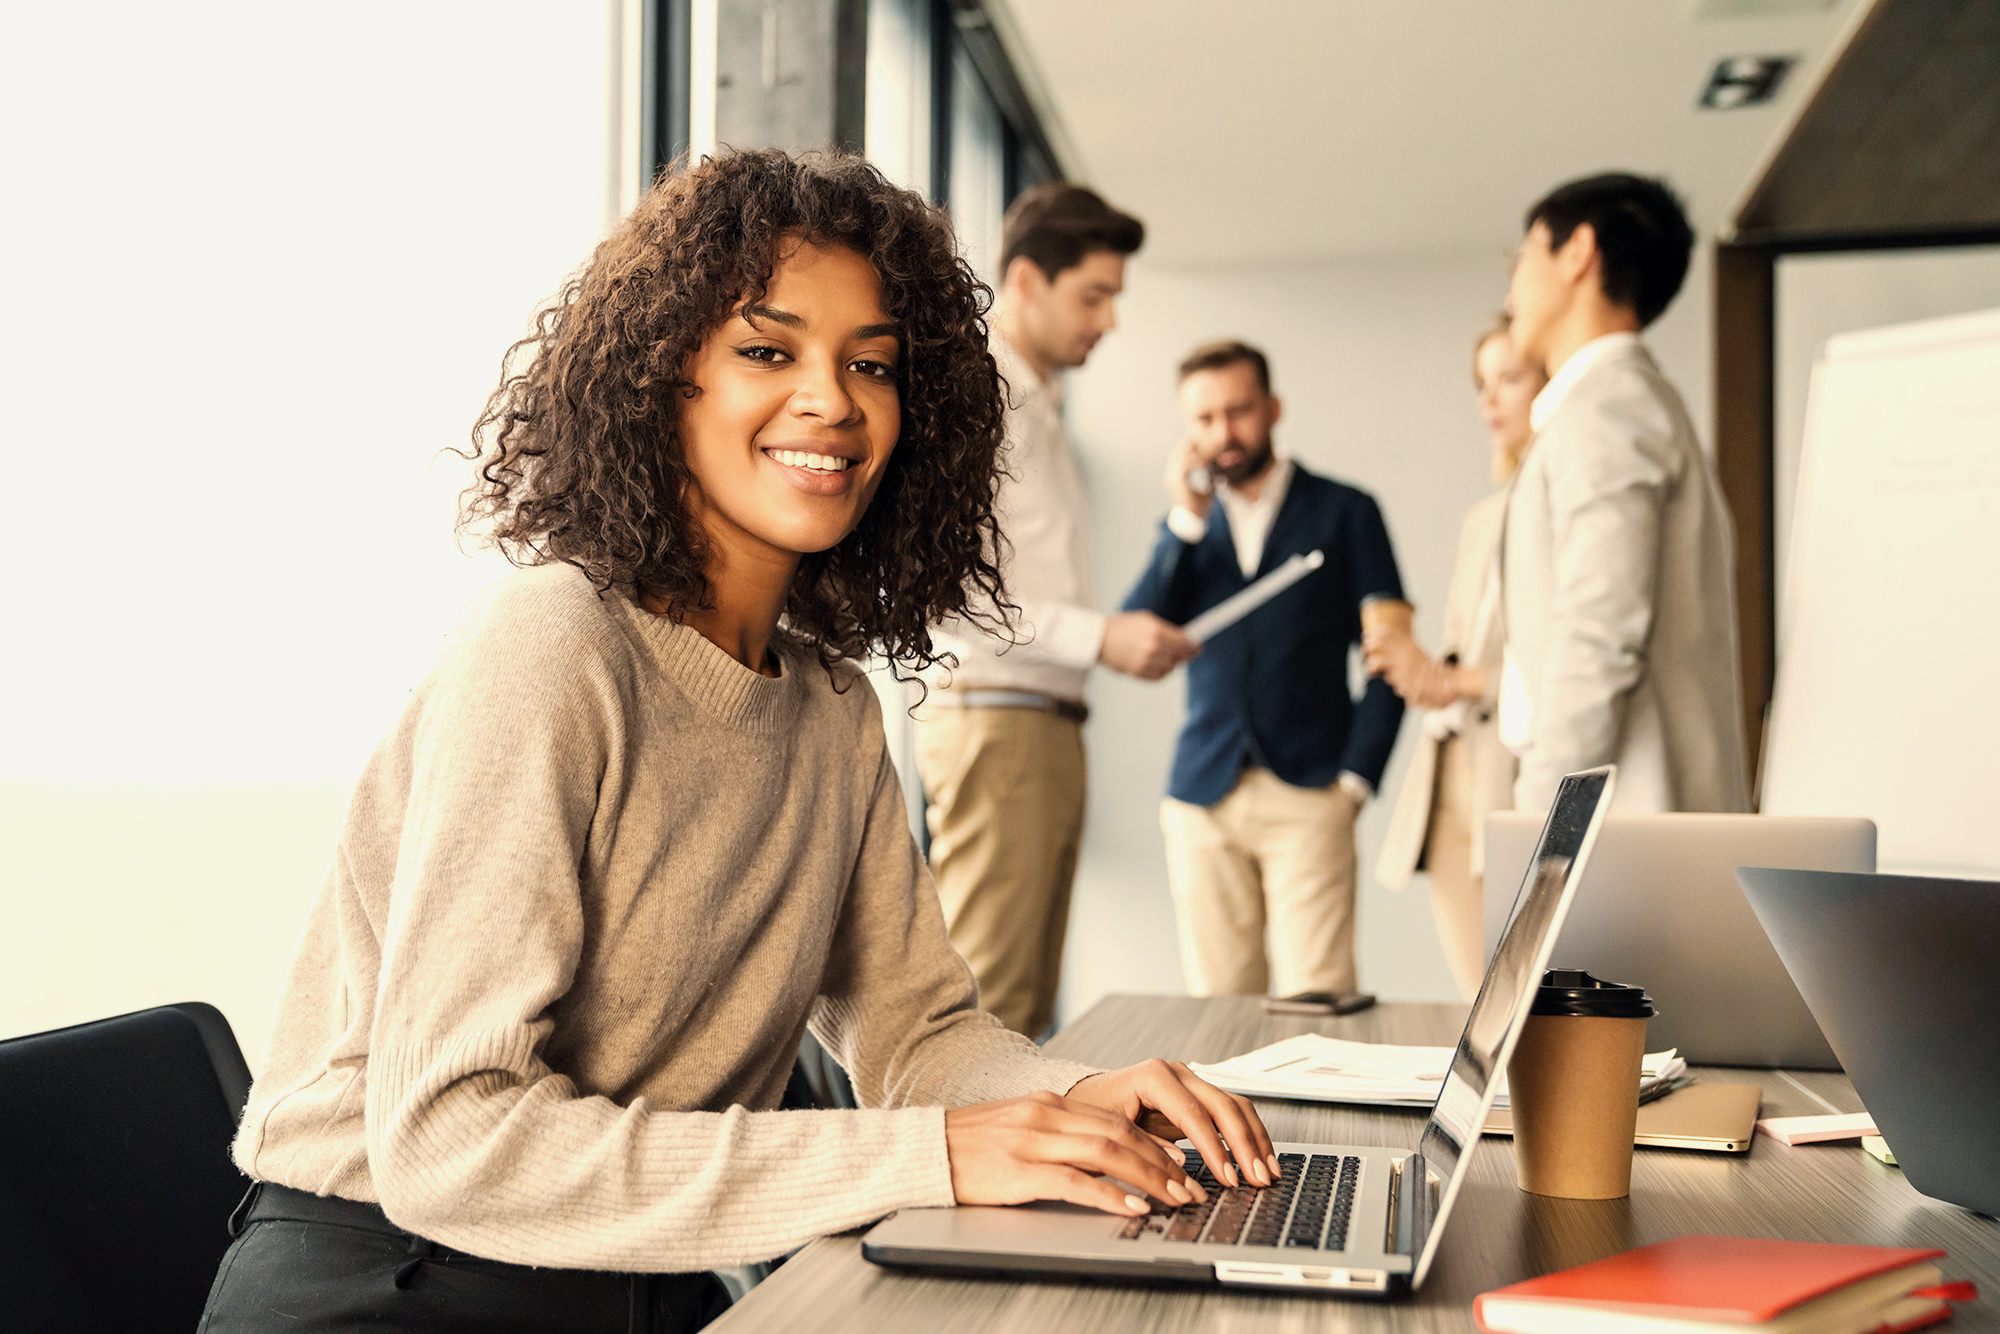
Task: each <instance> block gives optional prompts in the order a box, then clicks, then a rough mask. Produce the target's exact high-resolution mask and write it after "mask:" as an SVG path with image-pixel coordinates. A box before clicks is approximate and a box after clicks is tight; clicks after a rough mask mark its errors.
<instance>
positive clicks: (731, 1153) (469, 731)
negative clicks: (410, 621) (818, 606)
mask: <svg viewBox="0 0 2000 1334" xmlns="http://www.w3.org/2000/svg"><path fill="white" fill-rule="evenodd" d="M779 652H780V655H781V661H782V669H783V670H782V675H781V676H780V677H779V678H777V679H772V678H768V677H763V676H759V675H758V674H756V673H754V672H751V671H748V670H746V669H745V668H744V667H742V666H741V665H740V664H739V663H737V662H736V661H735V660H734V659H732V658H730V657H728V656H727V655H726V654H724V653H723V652H722V651H721V650H720V649H718V648H716V647H715V646H714V645H713V644H711V643H709V642H708V641H707V640H706V639H704V638H702V636H701V635H700V634H698V633H697V632H695V631H693V630H691V629H688V628H686V627H684V626H679V625H676V624H673V623H671V622H668V621H665V620H662V619H660V618H659V617H656V616H653V615H651V614H650V613H648V612H645V611H643V610H641V609H639V608H637V607H635V606H634V605H633V604H632V602H631V601H630V600H629V599H628V598H626V597H624V596H621V595H620V594H618V593H615V592H614V593H610V594H607V595H605V596H604V597H603V598H599V597H598V595H597V594H596V592H595V591H594V590H593V589H592V588H591V586H590V583H589V581H588V580H587V579H586V578H585V577H584V576H583V575H582V574H580V573H579V572H578V571H576V570H575V569H573V568H571V567H568V566H562V565H553V566H544V567H541V568H537V569H532V570H525V571H520V572H516V573H514V574H511V575H509V576H508V577H506V578H505V579H503V580H501V581H500V583H499V584H498V586H497V587H496V588H495V589H494V590H493V591H491V592H490V593H489V594H487V595H486V596H485V597H483V598H482V599H480V600H479V601H478V602H477V603H475V605H474V606H473V608H472V610H471V611H470V612H469V614H468V616H467V619H466V621H465V623H464V624H463V625H462V626H461V627H460V628H459V630H458V632H457V633H456V634H455V635H454V636H453V638H452V639H451V641H450V642H449V643H448V644H447V646H446V648H445V651H444V653H443V656H442V659H441V661H440V663H439V665H438V667H437V668H436V670H435V671H434V672H432V674H431V675H430V676H429V677H428V678H427V679H426V680H425V681H424V682H423V683H422V684H421V685H420V686H418V688H417V689H416V691H415V692H414V693H413V694H412V695H411V697H410V701H409V704H408V706H407V707H406V708H405V709H404V711H403V716H402V719H401V721H400V722H398V724H397V725H396V727H395V729H394V731H392V732H391V733H390V735H389V736H388V738H387V739H386V740H384V741H383V743H382V744H381V746H380V747H379V748H378V749H377V750H376V752H375V754H374V756H373V758H372V759H371V760H370V761H369V763H368V767H367V769H366V771H365V772H364V774H363V775H362V778H361V781H360V783H359V785H358V786H357V787H356V789H355V793H354V799H353V802H352V804H351V805H350V806H349V808H348V812H347V817H346V822H345V824H344V826H343V827H342V829H341V832H340V837H339V841H338V844H337V847H336V850H335V853H334V858H333V864H332V866H331V867H330V869H329V870H328V872H327V876H326V880H325V883H324V884H323V885H322V886H321V888H320V891H319V894H318V896H317V898H316V899H315V900H314V902H313V906H312V910H311V914H310V916H309V917H308V920H307V923H306V929H305V935H304V938H303V939H302V940H301V942H300V944H299V949H298V954H297V957H296V958H295V959H294V960H293V962H292V966H291V971H290V973H289V975H288V976H287V977H286V979H285V985H284V990H283V992H282V994H281V995H280V997H279V1002H278V1014H277V1020H276V1023H275V1024H274V1026H273V1031H272V1037H271V1045H270V1049H269V1051H268V1052H267V1054H266V1056H265V1060H264V1069H263V1074H262V1076H261V1077H260V1078H259V1079H258V1080H257V1082H256V1086H255V1088H253V1089H252V1090H251V1095H250V1103H249V1107H248V1108H247V1110H246V1111H245V1114H244V1118H243V1128H242V1131H241V1133H240V1134H239V1136H238V1138H237V1141H236V1161H237V1163H238V1165H239V1166H241V1167H242V1168H243V1170H244V1171H246V1172H248V1173H249V1174H250V1175H251V1176H253V1177H256V1178H259V1179H261V1180H266V1181H275V1182H280V1183H283V1184H285V1185H289V1186H294V1187H297V1188H299V1189H301V1190H309V1191H314V1192H316V1193H319V1194H323V1195H339V1196H343V1197H346V1198H348V1199H353V1200H371V1201H379V1202H380V1203H381V1205H382V1207H383V1209H384V1210H385V1211H386V1212H387V1213H388V1215H389V1217H390V1219H392V1220H393V1221H394V1222H395V1223H397V1224H398V1225H399V1226H402V1227H405V1228H408V1229H409V1230H411V1231H413V1232H416V1233H418V1234H420V1235H422V1236H425V1237H428V1238H430V1239H431V1240H433V1241H436V1242H439V1243H442V1244H444V1245H447V1246H453V1247H456V1248H458V1249H461V1250H465V1251H470V1252H473V1253H475V1254H478V1255H484V1256H488V1257H490V1258H493V1259H497V1260H506V1261H512V1262H515V1263H520V1264H535V1265H551V1266H559V1267H568V1268H588V1269H615V1270H629V1271H641V1272H644V1271H659V1272H667V1271H684V1270H693V1269H708V1268H716V1267H722V1266H728V1265H735V1264H742V1263H745V1262H748V1261H752V1260H758V1259H765V1258H768V1257H771V1256H774V1255H778V1254H781V1253H783V1252H785V1251H788V1250H790V1249H792V1248H793V1247H796V1246H798V1245H800V1244H801V1243H803V1242H805V1241H807V1240H809V1239H811V1238H813V1237H815V1236H819V1235H822V1234H824V1233H828V1232H833V1231H837V1230H840V1229H843V1228H848V1227H852V1226H855V1225H857V1224H860V1223H863V1222H866V1221H868V1220H870V1219H873V1218H877V1217H880V1216H881V1215H883V1214H885V1213H888V1212H890V1211H891V1210H894V1209H897V1208H900V1207H903V1206H909V1205H931V1204H949V1203H950V1202H951V1200H952V1192H951V1171H950V1164H949V1161H948V1159H947V1157H946V1154H945V1140H944V1113H943V1111H942V1110H941V1109H942V1108H943V1107H948V1106H957V1105H963V1104H966V1103H973V1102H980V1101H985V1100H988V1099H994V1098H1003V1097H1012V1096H1016V1095H1020V1094H1024V1093H1028V1092H1032V1091H1034V1090H1038V1089H1048V1090H1052V1091H1055V1092H1064V1091H1066V1090H1067V1089H1068V1088H1069V1087H1070V1086H1071V1085H1073V1084H1074V1083H1075V1082H1076V1081H1077V1080H1079V1079H1081V1078H1083V1077H1084V1076H1085V1075H1087V1074H1089V1073H1090V1070H1089V1068H1088V1067H1085V1066H1078V1065H1070V1064H1065V1063H1062V1062H1058V1061H1052V1060H1048V1059H1046V1058H1044V1057H1043V1056H1041V1055H1040V1053H1039V1052H1038V1051H1037V1049H1036V1048H1035V1047H1034V1045H1033V1044H1032V1043H1029V1042H1028V1041H1026V1040H1025V1039H1023V1038H1020V1037H1016V1036H1014V1035H1013V1034H1011V1033H1008V1032H1007V1031H1005V1030H1004V1029H1002V1028H1001V1026H1000V1025H999V1023H998V1022H996V1021H995V1020H993V1019H992V1018H991V1017H990V1016H988V1015H986V1014H983V1013H981V1012H980V1011H978V1010H977V1009H975V1008H974V999H975V991H974V985H973V981H972V977H971V974H970V973H969V971H968V970H967V968H966V966H965V964H964V962H963V961H962V960H961V959H960V958H959V957H958V955H957V954H955V953H953V951H952V949H951V946H950V944H949V943H947V941H946V939H945V933H944V923H943V919H942V916H941V915H940V912H939V909H938V904H937V896H936V892H935V890H934V889H933V888H932V885H931V879H930V876H929V874H928V873H927V872H926V870H925V868H924V865H923V862H922V860H921V859H920V858H919V856H918V854H917V851H916V848H915V846H914V845H913V843H912V841H911V838H910V833H909V828H908V825H907V824H906V823H905V819H906V817H905V814H904V805H903V798H902V794H901V792H900V791H899V789H898V787H897V783H896V775H895V771H894V769H893V768H892V767H891V764H890V761H889V756H888V751H887V748H886V746H885V744H884V740H883V733H882V719H881V713H880V709H879V706H878V704H877V702H876V698H875V692H874V691H873V690H871V689H870V688H869V687H868V685H867V683H866V682H865V681H864V680H862V679H861V676H860V674H859V673H858V672H857V671H855V670H853V669H851V668H848V669H842V670H841V671H839V672H838V677H839V688H838V689H836V688H835V685H834V683H833V682H830V681H829V680H828V678H827V673H826V672H825V671H824V670H823V669H822V668H821V667H820V666H819V665H818V664H817V663H816V662H815V661H814V660H812V659H811V658H810V657H809V656H808V655H805V654H803V653H801V652H799V651H798V650H796V649H788V648H785V647H784V646H783V645H780V646H779ZM808 1026H810V1027H811V1029H812V1030H813V1032H814V1034H815V1035H816V1036H817V1037H818V1038H819V1040H820V1041H821V1042H822V1043H824V1044H825V1046H826V1048H827V1049H828V1050H829V1051H830V1052H832V1053H833V1054H834V1055H835V1056H836V1057H837V1058H838V1059H839V1061H840V1063H841V1064H842V1065H843V1066H845V1067H846V1068H847V1070H848V1071H849V1073H850V1074H851V1075H852V1076H853V1080H854V1086H855V1091H856V1093H857V1095H858V1097H859V1098H860V1099H861V1100H862V1102H863V1103H864V1104H865V1105H866V1106H867V1107H868V1108H870V1109H871V1110H863V1111H825V1112H780V1111H773V1110H770V1109H772V1108H774V1107H776V1106H777V1103H778V1099H779V1096H780V1094H781V1093H782V1091H783V1089H784V1086H785V1080H786V1077H787V1075H788V1073H789V1072H790V1070H791V1065H792V1060H793V1057H794V1055H795V1053H796V1051H797V1047H798V1041H799V1035H800V1033H801V1032H802V1031H803V1030H804V1029H805V1028H807V1027H808Z"/></svg>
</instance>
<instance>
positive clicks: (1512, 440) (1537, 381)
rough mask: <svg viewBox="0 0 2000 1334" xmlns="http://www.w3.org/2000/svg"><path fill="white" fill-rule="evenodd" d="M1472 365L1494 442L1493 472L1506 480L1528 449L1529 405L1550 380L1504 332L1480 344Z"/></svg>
mask: <svg viewBox="0 0 2000 1334" xmlns="http://www.w3.org/2000/svg"><path fill="white" fill-rule="evenodd" d="M1473 367H1474V369H1475V370H1476V371H1477V372H1478V374H1479V415H1480V416H1481V417H1484V418H1485V419H1486V434H1487V437H1488V438H1489V439H1490V440H1491V441H1492V444H1493V475H1494V477H1495V478H1497V479H1499V480H1501V481H1505V480H1506V479H1507V478H1509V477H1512V476H1513V475H1514V470H1515V469H1516V468H1518V467H1520V466H1521V458H1522V456H1523V455H1524V454H1526V453H1527V452H1528V440H1529V437H1531V436H1532V435H1533V434H1534V431H1533V429H1532V428H1531V427H1530V426H1529V424H1528V413H1529V409H1530V408H1532V407H1533V406H1534V402H1535V395H1536V394H1539V393H1541V392H1542V386H1543V385H1544V384H1546V383H1548V381H1547V380H1546V379H1545V378H1544V377H1543V375H1542V373H1541V371H1540V370H1539V369H1537V368H1536V367H1533V366H1529V365H1526V364H1525V363H1523V362H1522V360H1521V358H1520V356H1519V355H1517V354H1516V353H1515V351H1514V344H1513V343H1512V342H1511V341H1510V340H1509V339H1508V337H1507V335H1506V334H1502V333H1496V334H1493V335H1492V336H1491V337H1489V338H1488V339H1487V340H1486V341H1485V342H1483V343H1481V344H1480V345H1479V353H1478V355H1477V356H1476V357H1474V358H1473Z"/></svg>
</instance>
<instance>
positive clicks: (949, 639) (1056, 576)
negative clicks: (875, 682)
mask: <svg viewBox="0 0 2000 1334" xmlns="http://www.w3.org/2000/svg"><path fill="white" fill-rule="evenodd" d="M993 358H994V360H995V361H997V362H999V363H1000V374H1001V376H1002V377H1003V378H1005V379H1006V381H1007V402H1008V407H1007V441H1006V444H1005V446H1004V447H1003V461H1004V463H1005V466H1006V468H1007V470H1008V472H1009V474H1011V475H1009V476H1006V477H1003V478H1002V479H1001V481H1000V493H999V495H998V496H997V497H996V498H995V501H994V514H995V517H996V518H997V519H998V520H999V525H1000V533H1001V535H1002V537H1004V538H1005V539H1006V546H1005V549H1004V550H1003V551H1002V553H1001V560H1000V570H1001V576H1002V578H1003V579H1004V580H1005V581H1006V587H1007V597H1008V600H1009V601H1011V602H1012V603H1013V604H1014V605H1015V606H1017V607H1019V608H1020V616H1019V618H1018V619H1017V621H1016V622H1015V628H1014V634H1013V639H1015V640H1018V641H1019V642H1010V641H1009V639H1007V638H1003V637H996V636H995V635H993V634H991V633H989V632H987V631H985V630H983V629H981V628H980V627H978V626H976V625H970V624H967V623H966V622H964V621H960V620H956V619H954V620H952V621H949V622H946V623H945V624H944V625H941V626H939V627H937V629H936V631H935V632H934V633H933V638H934V639H936V641H937V642H938V645H939V646H940V647H941V648H946V649H949V650H950V651H951V652H952V653H955V654H956V655H957V656H958V664H959V665H958V669H957V670H956V671H952V672H947V671H945V670H944V669H943V668H935V669H933V670H932V671H931V672H929V673H927V674H926V676H927V679H928V680H929V681H930V682H931V684H932V686H933V687H934V688H935V687H940V686H943V685H945V683H946V682H949V684H950V686H951V687H953V688H958V689H974V688H976V689H985V690H1023V691H1032V692H1034V693H1036V694H1043V695H1050V696H1054V697H1056V698H1058V699H1067V700H1076V701H1079V702H1080V701H1081V700H1082V699H1083V686H1084V681H1085V679H1086V678H1087V677H1088V676H1089V675H1090V669H1091V668H1092V667H1093V666H1095V665H1096V663H1097V653H1098V650H1099V649H1100V648H1101V647H1102V646H1103V644H1104V613H1103V612H1100V611H1098V610H1097V609H1096V605H1095V604H1096V598H1095V596H1094V595H1093V593H1092V590H1091V584H1092V571H1091V551H1090V502H1089V500H1088V498H1087V497H1086V496H1085V495H1084V491H1083V477H1082V474H1081V473H1080V472H1079V471H1078V470H1077V465H1076V452H1075V450H1074V449H1072V448H1071V446H1070V442H1069V437H1068V436H1067V435H1065V434H1064V432H1063V424H1062V383H1061V382H1060V381H1059V380H1043V379H1042V378H1041V377H1040V376H1039V375H1037V374H1035V371H1034V368H1033V367H1031V366H1029V365H1028V363H1027V362H1026V361H1024V360H1022V358H1021V356H1020V354H1019V353H1017V352H1015V351H1014V349H1013V348H1012V347H1010V346H1009V345H1008V343H1007V340H1006V339H1005V338H1004V337H1002V336H1001V335H1000V334H999V333H997V332H996V333H995V334H994V335H993Z"/></svg>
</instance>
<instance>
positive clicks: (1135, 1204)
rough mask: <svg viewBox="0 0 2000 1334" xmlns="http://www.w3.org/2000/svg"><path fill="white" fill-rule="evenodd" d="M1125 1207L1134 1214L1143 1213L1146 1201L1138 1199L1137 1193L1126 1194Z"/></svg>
mask: <svg viewBox="0 0 2000 1334" xmlns="http://www.w3.org/2000/svg"><path fill="white" fill-rule="evenodd" d="M1125 1207H1126V1208H1127V1209H1130V1210H1131V1211H1132V1212H1133V1213H1135V1214H1143V1213H1145V1212H1146V1202H1145V1201H1144V1200H1142V1199H1140V1198H1139V1197H1138V1196H1137V1195H1127V1196H1126V1197H1125Z"/></svg>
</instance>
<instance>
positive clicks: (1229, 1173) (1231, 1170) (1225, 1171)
mask: <svg viewBox="0 0 2000 1334" xmlns="http://www.w3.org/2000/svg"><path fill="white" fill-rule="evenodd" d="M1222 1175H1223V1176H1225V1177H1227V1178H1229V1184H1230V1185H1232V1186H1240V1185H1242V1184H1243V1179H1242V1178H1241V1177H1239V1176H1237V1175H1236V1164H1235V1163H1224V1164H1223V1165H1222Z"/></svg>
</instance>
